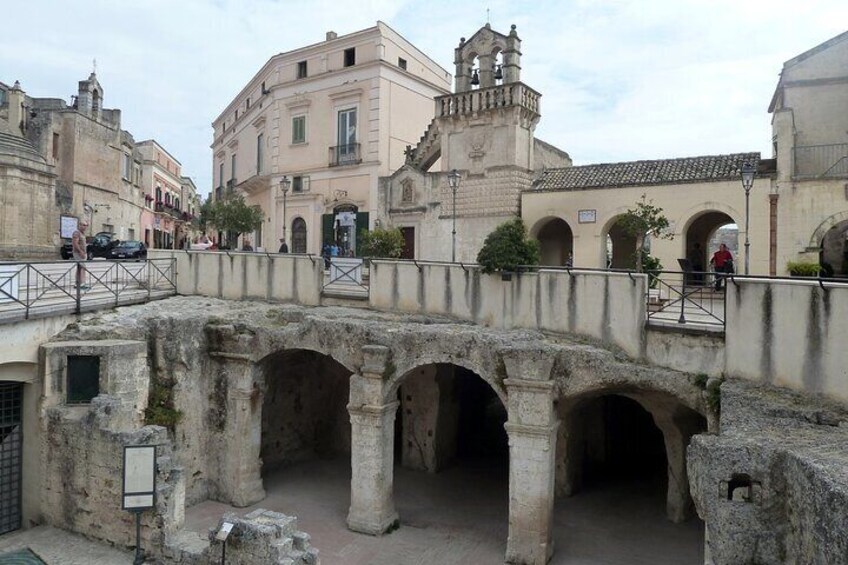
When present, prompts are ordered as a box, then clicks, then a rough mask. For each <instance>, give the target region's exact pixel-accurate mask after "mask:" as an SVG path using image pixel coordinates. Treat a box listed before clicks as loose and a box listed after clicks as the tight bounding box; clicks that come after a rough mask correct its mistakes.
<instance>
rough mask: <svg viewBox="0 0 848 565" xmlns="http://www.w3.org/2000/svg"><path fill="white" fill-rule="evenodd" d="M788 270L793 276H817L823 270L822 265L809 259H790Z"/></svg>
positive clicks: (787, 265)
mask: <svg viewBox="0 0 848 565" xmlns="http://www.w3.org/2000/svg"><path fill="white" fill-rule="evenodd" d="M786 270H787V271H789V274H790V275H792V276H793V277H817V276H819V272H821V265H819V264H818V263H809V262H807V261H797V262H796V261H790V262H788V263H787V264H786Z"/></svg>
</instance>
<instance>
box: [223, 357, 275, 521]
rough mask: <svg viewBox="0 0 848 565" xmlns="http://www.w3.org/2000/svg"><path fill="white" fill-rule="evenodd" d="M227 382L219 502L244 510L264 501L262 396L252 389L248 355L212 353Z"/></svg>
mask: <svg viewBox="0 0 848 565" xmlns="http://www.w3.org/2000/svg"><path fill="white" fill-rule="evenodd" d="M210 355H211V356H214V357H218V358H219V359H221V364H222V367H221V368H222V370H223V371H224V372H225V375H226V379H227V419H226V427H225V429H224V433H223V438H222V440H223V442H224V444H223V445H221V446H220V454H221V455H220V457H221V473H220V477H219V481H220V489H221V498H222V501H223V502H229V503H230V504H232V505H233V506H238V507H245V506H250V505H251V504H254V503H256V502H259V501H260V500H262V499H263V498H265V489H264V488H262V460H261V459H260V451H261V448H262V395H261V392H260V390H259V388H257V387H255V386H254V383H253V371H254V363H253V361H252V359H251V357H250V356H249V355H245V354H236V353H212V354H210Z"/></svg>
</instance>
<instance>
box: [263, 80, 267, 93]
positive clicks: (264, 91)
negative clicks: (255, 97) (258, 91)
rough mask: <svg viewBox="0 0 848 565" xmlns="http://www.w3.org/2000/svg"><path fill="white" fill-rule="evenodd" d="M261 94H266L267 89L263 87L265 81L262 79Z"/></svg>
mask: <svg viewBox="0 0 848 565" xmlns="http://www.w3.org/2000/svg"><path fill="white" fill-rule="evenodd" d="M262 94H268V90H266V88H265V81H264V80H263V81H262Z"/></svg>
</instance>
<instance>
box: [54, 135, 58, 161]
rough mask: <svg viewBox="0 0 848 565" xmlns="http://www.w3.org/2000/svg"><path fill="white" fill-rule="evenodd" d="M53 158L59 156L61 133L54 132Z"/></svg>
mask: <svg viewBox="0 0 848 565" xmlns="http://www.w3.org/2000/svg"><path fill="white" fill-rule="evenodd" d="M53 158H54V159H58V158H59V134H58V133H56V132H53Z"/></svg>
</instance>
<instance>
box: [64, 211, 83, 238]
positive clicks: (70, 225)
mask: <svg viewBox="0 0 848 565" xmlns="http://www.w3.org/2000/svg"><path fill="white" fill-rule="evenodd" d="M78 227H79V219H78V218H76V217H75V216H59V236H60V237H64V238H68V239H70V238H71V237H73V236H74V232H75V231H77V228H78Z"/></svg>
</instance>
